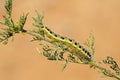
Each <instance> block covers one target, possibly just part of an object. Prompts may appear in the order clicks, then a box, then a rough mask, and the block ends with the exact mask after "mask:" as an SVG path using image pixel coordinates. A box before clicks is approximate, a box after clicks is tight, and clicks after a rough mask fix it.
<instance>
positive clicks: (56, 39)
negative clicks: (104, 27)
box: [0, 0, 120, 80]
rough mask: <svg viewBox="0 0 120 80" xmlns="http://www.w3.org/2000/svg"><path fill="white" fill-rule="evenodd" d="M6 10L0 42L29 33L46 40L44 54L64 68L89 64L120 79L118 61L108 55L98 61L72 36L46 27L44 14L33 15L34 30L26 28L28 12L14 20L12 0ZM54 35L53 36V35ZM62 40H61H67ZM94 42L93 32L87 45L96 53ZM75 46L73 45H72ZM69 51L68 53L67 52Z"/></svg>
mask: <svg viewBox="0 0 120 80" xmlns="http://www.w3.org/2000/svg"><path fill="white" fill-rule="evenodd" d="M5 10H6V15H5V16H3V18H4V21H3V22H2V21H0V24H2V25H6V26H7V27H6V28H1V30H2V31H1V32H0V42H1V43H3V44H7V43H8V39H9V38H10V37H12V36H14V35H15V34H16V33H21V32H22V33H27V34H29V35H31V36H33V39H32V40H31V41H39V42H41V43H42V41H45V43H43V44H42V45H43V52H42V55H43V56H45V57H47V59H48V60H54V61H63V62H64V64H63V70H64V69H65V68H66V67H67V64H68V63H77V64H84V65H89V66H90V68H94V70H96V69H98V70H99V72H100V73H102V74H103V75H105V76H107V77H111V78H116V79H118V80H120V67H119V66H118V64H117V62H116V61H115V60H114V59H113V58H112V57H110V56H108V57H107V58H106V59H104V60H102V62H97V61H96V60H95V59H94V55H92V56H91V55H90V53H89V52H87V50H86V49H85V48H83V47H82V46H80V45H78V43H76V42H75V41H74V40H72V39H70V38H65V37H62V36H60V35H57V34H55V33H54V32H52V31H51V30H50V29H48V28H47V27H44V24H43V18H44V16H43V14H42V15H40V14H39V13H38V12H37V17H33V20H34V21H35V23H34V24H33V25H34V26H35V29H32V30H25V29H24V24H25V23H26V20H27V16H28V13H27V14H23V15H22V16H20V18H19V19H18V21H17V22H14V21H13V19H12V0H6V3H5ZM42 27H44V30H45V29H46V30H48V31H49V32H50V33H45V32H44V31H42V30H41V28H42ZM51 35H52V36H51ZM65 39H66V42H65V41H63V42H62V41H61V40H65ZM94 42H95V38H94V35H93V33H90V36H89V38H88V39H87V40H86V41H85V43H84V44H85V45H86V46H88V47H89V48H90V49H91V52H92V53H93V54H94V52H95V49H94ZM71 46H73V47H71ZM76 46H79V48H80V49H79V50H81V51H83V52H85V53H84V55H83V54H80V53H79V52H78V47H76ZM66 52H67V53H66ZM86 56H87V57H86ZM102 64H105V65H109V68H110V69H108V68H105V67H103V65H102Z"/></svg>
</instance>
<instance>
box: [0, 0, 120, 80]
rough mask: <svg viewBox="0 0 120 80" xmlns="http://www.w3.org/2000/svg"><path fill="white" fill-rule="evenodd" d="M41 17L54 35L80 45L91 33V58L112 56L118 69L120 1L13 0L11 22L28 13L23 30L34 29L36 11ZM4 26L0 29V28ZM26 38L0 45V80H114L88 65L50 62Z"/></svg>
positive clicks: (0, 6)
mask: <svg viewBox="0 0 120 80" xmlns="http://www.w3.org/2000/svg"><path fill="white" fill-rule="evenodd" d="M4 3H5V0H0V20H3V18H2V15H5V9H4ZM36 10H37V11H38V12H39V13H44V16H45V18H44V24H45V25H47V26H49V28H50V29H52V30H53V31H54V32H56V33H58V34H60V35H63V36H67V37H70V38H72V39H74V40H76V41H77V42H79V43H81V44H83V42H84V41H85V40H86V39H87V38H88V37H89V33H90V32H91V31H93V32H94V36H95V54H94V58H95V59H96V60H97V61H101V60H103V59H105V58H106V56H112V57H113V58H115V60H116V61H117V62H118V63H119V65H120V62H119V61H120V1H119V0H13V15H12V17H13V19H14V21H17V19H18V18H19V16H20V15H22V14H23V13H27V12H29V16H28V20H27V22H26V24H25V29H32V28H34V27H33V25H32V23H33V20H32V17H35V16H36V13H35V11H36ZM2 27H4V26H2V25H0V28H2ZM31 39H32V37H31V36H29V35H27V34H18V35H15V37H14V41H12V39H10V40H9V43H8V44H7V45H3V44H0V80H116V79H111V78H102V77H104V76H103V75H102V74H100V73H99V72H97V70H94V69H90V67H89V66H88V65H80V64H72V63H70V64H68V66H67V68H66V69H65V70H64V71H63V72H62V64H63V63H62V62H58V63H57V62H55V61H49V60H47V59H46V58H45V57H43V56H42V55H41V54H40V53H38V52H37V50H36V48H40V49H41V46H40V45H38V43H37V42H33V43H32V42H30V40H31Z"/></svg>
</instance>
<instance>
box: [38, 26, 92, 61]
mask: <svg viewBox="0 0 120 80" xmlns="http://www.w3.org/2000/svg"><path fill="white" fill-rule="evenodd" d="M40 31H43V32H44V34H45V35H46V36H47V37H49V38H50V39H52V40H54V41H57V42H60V43H63V44H65V45H67V46H68V47H70V49H69V51H70V52H71V53H79V54H76V55H77V56H79V55H80V59H81V58H84V59H85V60H87V61H91V60H92V54H91V52H90V51H88V50H86V49H85V48H84V47H83V46H81V45H80V44H79V43H77V42H76V41H74V40H73V39H70V38H67V37H63V36H60V35H58V34H56V33H54V32H53V31H51V30H50V29H49V28H48V27H46V26H43V25H41V26H40ZM81 61H82V60H81Z"/></svg>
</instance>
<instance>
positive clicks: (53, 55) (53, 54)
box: [32, 13, 120, 80]
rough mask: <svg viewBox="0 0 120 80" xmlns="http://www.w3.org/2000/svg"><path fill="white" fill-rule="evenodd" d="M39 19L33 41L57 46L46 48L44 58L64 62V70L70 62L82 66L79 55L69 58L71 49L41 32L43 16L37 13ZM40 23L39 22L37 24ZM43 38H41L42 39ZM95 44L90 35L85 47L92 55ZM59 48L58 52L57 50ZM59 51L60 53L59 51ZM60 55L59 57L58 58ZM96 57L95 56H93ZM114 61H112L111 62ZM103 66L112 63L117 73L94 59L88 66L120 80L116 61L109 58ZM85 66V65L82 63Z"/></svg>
mask: <svg viewBox="0 0 120 80" xmlns="http://www.w3.org/2000/svg"><path fill="white" fill-rule="evenodd" d="M37 15H38V16H37V17H36V18H34V21H35V23H34V26H35V27H37V28H38V29H36V30H34V31H32V34H33V33H34V35H35V36H34V38H33V41H42V40H43V41H46V42H48V43H50V44H52V45H54V46H55V48H53V47H50V46H49V47H45V48H43V53H42V54H43V56H45V57H47V58H48V60H57V61H64V62H65V63H64V65H63V70H64V69H65V68H66V66H67V64H68V63H69V62H72V63H77V64H81V63H82V62H81V60H80V59H81V58H79V56H81V55H79V54H76V53H72V54H71V53H69V54H67V56H64V55H66V52H69V47H68V46H66V45H65V44H63V43H60V42H57V41H56V42H55V41H52V40H51V39H50V38H48V37H47V36H46V35H45V34H44V32H43V31H40V27H41V26H44V25H43V20H42V19H43V15H42V16H40V15H39V14H38V13H37ZM36 21H38V22H36ZM40 37H41V38H40ZM94 42H95V39H94V36H93V33H90V36H89V39H87V40H86V42H85V45H87V46H88V47H89V48H90V49H92V53H94ZM56 48H57V50H55V49H56ZM58 50H59V51H58ZM58 54H59V56H58ZM93 56H94V55H93ZM111 60H112V61H111ZM103 62H104V63H103V64H107V63H109V64H110V63H111V66H110V68H111V69H112V70H114V71H115V73H113V72H112V71H111V70H109V69H106V68H105V67H103V66H102V65H101V63H99V62H97V61H96V60H95V59H94V58H93V59H92V61H87V65H90V66H91V67H94V68H95V69H98V70H99V72H101V73H103V75H105V76H108V77H113V78H116V79H118V80H120V74H119V73H120V68H119V67H118V65H117V63H116V61H114V60H113V59H112V58H109V59H108V57H107V60H103ZM82 64H84V63H82Z"/></svg>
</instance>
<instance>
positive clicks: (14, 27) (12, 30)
mask: <svg viewBox="0 0 120 80" xmlns="http://www.w3.org/2000/svg"><path fill="white" fill-rule="evenodd" d="M5 10H6V15H5V16H3V18H4V21H3V22H2V21H0V24H2V25H5V26H7V28H2V31H1V32H0V42H1V43H3V44H7V43H8V39H9V38H10V37H12V36H14V35H15V34H16V33H20V32H26V30H24V29H23V27H24V24H25V22H26V19H27V16H28V14H26V15H24V14H23V15H22V16H20V18H19V19H18V21H17V22H16V23H15V22H14V21H13V19H12V0H6V3H5Z"/></svg>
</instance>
